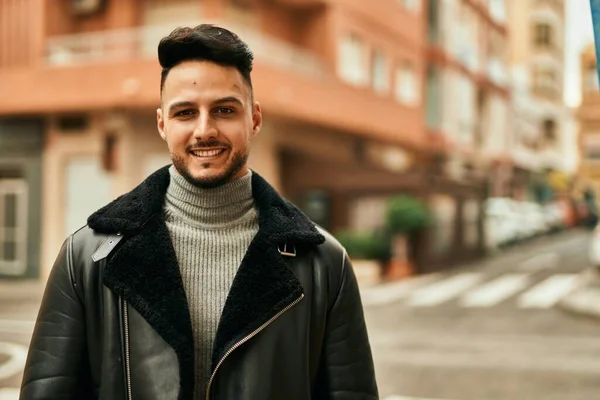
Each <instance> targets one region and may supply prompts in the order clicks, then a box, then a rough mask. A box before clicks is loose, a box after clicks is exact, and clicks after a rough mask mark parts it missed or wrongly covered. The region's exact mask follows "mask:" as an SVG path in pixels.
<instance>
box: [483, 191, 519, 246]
mask: <svg viewBox="0 0 600 400" xmlns="http://www.w3.org/2000/svg"><path fill="white" fill-rule="evenodd" d="M484 212H485V220H484V221H485V222H484V226H485V237H486V247H487V248H488V249H497V248H499V247H502V246H504V245H507V244H510V243H512V242H514V241H516V240H518V239H519V237H518V236H519V215H518V214H517V212H516V211H515V206H514V201H513V200H512V199H509V198H504V197H494V198H489V199H487V200H486V203H485V208H484Z"/></svg>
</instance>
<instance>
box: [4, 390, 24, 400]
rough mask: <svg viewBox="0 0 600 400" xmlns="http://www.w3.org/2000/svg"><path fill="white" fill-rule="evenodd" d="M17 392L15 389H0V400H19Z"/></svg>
mask: <svg viewBox="0 0 600 400" xmlns="http://www.w3.org/2000/svg"><path fill="white" fill-rule="evenodd" d="M19 392H20V390H19V389H17V388H0V400H19Z"/></svg>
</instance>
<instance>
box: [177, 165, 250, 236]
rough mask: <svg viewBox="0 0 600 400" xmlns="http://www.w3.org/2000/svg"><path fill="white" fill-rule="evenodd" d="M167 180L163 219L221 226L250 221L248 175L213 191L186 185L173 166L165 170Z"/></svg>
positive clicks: (185, 181) (206, 225)
mask: <svg viewBox="0 0 600 400" xmlns="http://www.w3.org/2000/svg"><path fill="white" fill-rule="evenodd" d="M169 174H170V177H171V180H170V182H169V187H168V189H167V193H166V197H165V209H166V211H167V217H169V216H173V217H179V218H183V219H184V220H186V221H187V222H189V223H190V224H193V225H200V226H204V227H215V228H218V227H224V226H230V225H235V224H238V223H241V222H243V221H245V220H246V218H251V217H252V213H250V211H251V210H253V208H254V199H253V198H252V172H251V171H250V170H248V173H247V174H246V175H244V176H243V177H241V178H239V179H236V180H234V181H231V182H228V183H226V184H224V185H222V186H219V187H217V188H213V189H202V188H199V187H196V186H194V185H192V184H191V183H189V182H188V181H187V180H186V179H185V178H184V177H183V176H182V175H181V174H179V172H178V171H177V169H175V167H174V166H171V167H170V168H169Z"/></svg>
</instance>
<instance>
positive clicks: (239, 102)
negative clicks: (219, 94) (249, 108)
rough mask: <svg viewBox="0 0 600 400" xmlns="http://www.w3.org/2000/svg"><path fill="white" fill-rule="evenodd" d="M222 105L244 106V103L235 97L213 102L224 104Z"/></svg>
mask: <svg viewBox="0 0 600 400" xmlns="http://www.w3.org/2000/svg"><path fill="white" fill-rule="evenodd" d="M224 103H237V104H239V105H240V106H243V105H244V103H243V102H242V100H240V99H239V98H237V97H235V96H227V97H223V98H220V99H218V100H216V101H215V102H214V104H224Z"/></svg>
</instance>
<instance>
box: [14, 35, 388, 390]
mask: <svg viewBox="0 0 600 400" xmlns="http://www.w3.org/2000/svg"><path fill="white" fill-rule="evenodd" d="M158 58H159V61H160V64H161V66H162V68H163V69H162V77H161V97H162V101H161V106H160V108H159V109H158V110H157V121H158V131H159V133H160V136H161V137H162V138H163V140H165V141H166V143H167V147H168V148H169V152H170V154H171V158H172V161H173V165H172V166H167V167H164V168H162V169H160V170H158V171H157V172H155V173H154V174H153V175H151V176H150V177H148V178H147V179H146V180H145V181H144V182H143V183H142V184H140V185H139V186H138V187H137V188H135V189H134V190H132V191H131V192H129V193H127V194H125V195H124V196H121V197H119V198H117V199H116V200H115V201H113V202H112V203H110V204H108V205H107V206H105V207H104V208H102V209H100V210H99V211H97V212H96V213H94V214H93V215H91V216H90V217H89V219H88V225H87V226H86V227H84V228H82V229H80V230H79V231H77V232H75V233H74V234H73V235H71V236H70V237H69V238H68V239H67V240H66V242H65V244H64V245H63V247H62V249H61V251H60V254H59V256H58V259H57V261H56V263H55V265H54V268H53V270H52V273H51V276H50V278H49V281H48V284H47V288H46V292H45V294H44V299H43V302H42V306H41V309H40V312H39V316H38V320H37V323H36V327H35V332H34V335H33V339H32V342H31V348H30V351H29V356H28V359H27V365H26V368H25V375H24V379H23V384H22V389H21V399H22V400H34V399H59V398H60V399H86V400H87V399H94V398H96V399H98V398H99V399H106V400H121V399H123V400H131V399H143V400H154V399H156V400H158V399H161V400H164V399H186V400H187V399H231V400H242V399H244V400H245V399H249V400H250V399H251V400H268V399H281V400H284V399H285V400H308V399H377V398H378V394H377V387H376V382H375V377H374V368H373V361H372V356H371V350H370V346H369V341H368V337H367V331H366V328H365V322H364V317H363V310H362V305H361V301H360V296H359V292H358V288H357V283H356V278H355V276H354V273H353V271H352V267H351V265H350V262H349V260H348V257H347V255H346V253H345V251H344V249H343V248H342V247H341V246H340V245H339V244H338V243H337V242H336V241H335V239H334V238H332V237H331V236H330V235H329V234H327V233H326V232H324V231H323V230H321V229H320V228H317V227H315V225H314V224H313V223H312V222H311V221H310V220H309V219H308V218H307V217H306V216H305V215H304V214H302V213H301V212H300V211H299V210H298V209H297V208H296V207H294V206H293V205H292V204H290V203H289V202H287V201H286V200H284V199H282V198H281V197H280V196H279V195H278V194H277V193H276V192H275V190H274V189H273V188H272V187H271V186H269V184H268V183H267V182H266V181H265V180H263V179H262V178H261V177H260V176H259V175H258V174H256V173H255V172H253V171H251V170H249V169H248V167H247V166H246V160H247V158H248V152H249V145H250V141H251V139H252V138H253V137H254V136H255V135H256V134H258V132H259V130H260V127H261V123H262V116H261V108H260V106H259V104H258V103H257V102H255V101H254V96H253V91H252V82H251V78H250V73H251V70H252V60H253V56H252V53H251V51H250V50H249V49H248V47H247V46H246V44H245V43H243V42H242V41H241V40H240V39H239V38H238V37H237V36H236V35H235V34H233V33H231V32H229V31H228V30H226V29H222V28H219V27H215V26H211V25H200V26H198V27H195V28H193V29H192V28H180V29H177V30H175V31H173V32H172V33H171V34H170V35H169V36H167V37H166V38H164V39H163V40H162V41H161V42H160V44H159V46H158Z"/></svg>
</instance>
